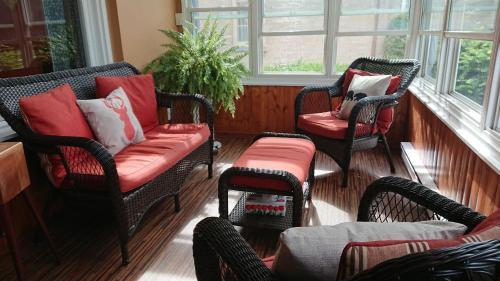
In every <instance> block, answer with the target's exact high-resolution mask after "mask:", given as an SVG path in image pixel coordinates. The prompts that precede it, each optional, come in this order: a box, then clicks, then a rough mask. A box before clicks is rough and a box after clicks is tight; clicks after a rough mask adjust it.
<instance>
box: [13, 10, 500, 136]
mask: <svg viewBox="0 0 500 281" xmlns="http://www.w3.org/2000/svg"><path fill="white" fill-rule="evenodd" d="M184 1H185V2H184V12H185V15H186V18H187V20H188V21H192V22H194V23H195V24H196V25H200V24H202V22H203V21H204V20H206V19H207V18H208V17H209V16H210V17H212V18H217V19H218V20H219V22H220V23H221V26H222V25H225V24H228V25H229V28H228V29H227V31H226V33H227V34H226V35H227V40H228V43H229V45H230V46H238V47H239V48H240V49H241V51H246V52H249V55H250V58H249V60H248V59H247V61H246V63H247V65H248V66H249V67H250V70H251V77H250V78H249V79H248V81H247V82H248V83H252V82H253V83H256V84H260V83H263V82H264V83H273V84H287V85H291V84H299V85H303V84H306V83H317V82H325V83H331V81H332V80H334V79H335V77H338V75H339V74H341V73H342V72H343V71H345V70H346V69H347V67H348V66H349V64H350V63H351V62H352V61H353V60H355V59H356V58H358V57H360V56H377V57H386V58H403V57H417V58H418V59H419V60H420V62H421V63H422V68H421V71H420V73H419V78H420V79H418V82H419V85H424V86H425V89H426V91H429V92H432V93H434V95H439V96H440V97H443V98H445V99H449V101H452V103H453V104H454V105H456V106H457V108H460V109H461V110H462V113H463V115H464V116H465V115H467V116H468V117H470V119H473V120H475V121H474V122H476V123H477V127H478V128H479V127H481V128H486V129H488V130H493V131H494V130H497V131H498V132H499V136H498V138H499V141H500V49H499V46H500V19H498V18H497V17H498V16H497V15H498V14H500V12H499V1H500V0H415V1H411V0H184ZM14 55H15V53H14ZM250 62H251V63H250Z"/></svg>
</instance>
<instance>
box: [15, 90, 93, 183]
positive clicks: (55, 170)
mask: <svg viewBox="0 0 500 281" xmlns="http://www.w3.org/2000/svg"><path fill="white" fill-rule="evenodd" d="M19 106H20V108H21V112H22V115H23V118H24V120H25V122H26V124H27V125H28V126H29V127H30V128H31V129H32V130H33V131H35V132H37V133H39V134H42V135H52V136H71V137H84V138H89V139H92V138H94V136H93V134H92V130H91V129H90V127H89V125H88V123H87V120H86V119H85V116H84V115H83V113H82V112H81V111H80V108H79V107H78V105H77V104H76V96H75V94H74V92H73V90H72V89H71V86H70V85H68V84H64V85H62V86H60V87H57V88H54V89H51V90H49V91H47V92H46V93H42V94H39V95H35V96H31V97H24V98H21V99H20V100H19ZM41 158H42V166H43V168H44V170H45V171H46V172H47V174H48V176H49V179H50V180H51V181H52V183H53V184H54V185H55V186H59V185H60V184H61V182H62V180H63V179H64V177H65V176H66V172H65V170H64V166H63V164H62V162H61V159H60V158H59V157H58V156H51V157H48V158H47V157H46V156H43V157H41Z"/></svg>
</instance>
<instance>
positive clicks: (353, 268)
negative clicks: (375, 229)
mask: <svg viewBox="0 0 500 281" xmlns="http://www.w3.org/2000/svg"><path fill="white" fill-rule="evenodd" d="M499 239H500V226H498V225H497V226H492V227H490V228H487V229H484V230H482V231H480V232H474V233H472V234H469V235H465V236H462V237H460V238H457V239H455V240H420V241H394V240H392V241H372V242H351V243H349V244H347V246H346V247H345V248H344V251H343V252H342V257H341V259H340V266H339V271H338V276H337V280H345V279H347V278H349V277H352V276H354V275H356V274H358V273H360V272H363V271H365V270H368V269H370V268H372V267H374V266H376V265H378V264H380V263H382V262H384V261H387V260H390V259H394V258H399V257H402V256H406V255H409V254H415V253H421V252H425V251H429V250H432V249H440V248H447V247H455V246H459V245H461V244H466V243H474V242H480V241H487V240H499Z"/></svg>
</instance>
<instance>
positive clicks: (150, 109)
mask: <svg viewBox="0 0 500 281" xmlns="http://www.w3.org/2000/svg"><path fill="white" fill-rule="evenodd" d="M95 82H96V94H97V97H98V98H105V97H107V96H108V95H109V94H110V93H111V92H112V91H114V90H115V89H117V88H118V87H122V88H123V90H125V93H126V94H127V97H128V99H129V100H130V104H131V105H132V109H133V110H134V113H135V115H136V116H137V119H138V120H139V123H141V127H142V129H143V130H144V132H147V131H149V130H151V129H153V128H155V127H156V126H158V115H157V112H156V109H157V103H156V92H155V86H154V82H153V76H152V75H151V74H146V75H135V76H114V77H106V76H102V77H96V79H95Z"/></svg>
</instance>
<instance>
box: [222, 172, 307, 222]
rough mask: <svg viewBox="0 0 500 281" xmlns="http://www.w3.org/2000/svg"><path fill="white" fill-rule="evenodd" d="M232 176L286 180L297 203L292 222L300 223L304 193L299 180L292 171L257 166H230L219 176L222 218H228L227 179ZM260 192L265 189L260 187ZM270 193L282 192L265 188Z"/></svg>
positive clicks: (241, 189) (244, 188) (233, 187)
mask: <svg viewBox="0 0 500 281" xmlns="http://www.w3.org/2000/svg"><path fill="white" fill-rule="evenodd" d="M234 176H243V177H259V178H262V177H264V178H266V179H269V180H280V181H284V182H288V183H289V184H290V187H291V190H292V192H293V200H294V202H298V204H294V205H293V206H294V210H293V213H294V218H293V220H294V224H295V225H298V224H300V221H301V219H302V217H301V213H302V212H301V211H300V210H301V208H302V204H301V202H303V200H304V193H303V190H302V184H301V183H300V182H299V180H298V179H297V177H295V176H294V175H293V174H292V173H289V172H287V171H282V170H269V169H259V168H245V167H231V168H229V169H227V170H225V171H224V173H222V175H221V176H220V178H219V200H220V203H219V214H220V215H221V217H222V218H228V215H229V210H228V208H229V206H228V201H227V190H228V189H229V188H228V186H229V185H230V183H229V181H230V179H231V178H232V177H234ZM230 189H232V190H240V191H248V190H252V189H253V188H252V187H245V186H238V187H237V186H232V187H231V188H230ZM260 191H261V192H264V191H266V190H265V189H260ZM267 191H268V192H269V193H272V194H282V192H279V191H276V190H267ZM283 194H287V192H283Z"/></svg>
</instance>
